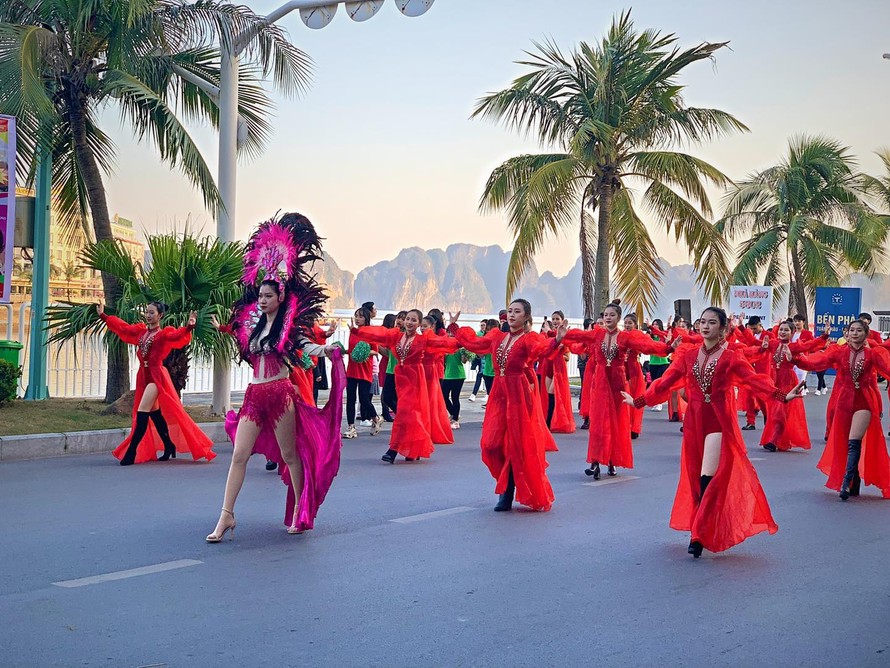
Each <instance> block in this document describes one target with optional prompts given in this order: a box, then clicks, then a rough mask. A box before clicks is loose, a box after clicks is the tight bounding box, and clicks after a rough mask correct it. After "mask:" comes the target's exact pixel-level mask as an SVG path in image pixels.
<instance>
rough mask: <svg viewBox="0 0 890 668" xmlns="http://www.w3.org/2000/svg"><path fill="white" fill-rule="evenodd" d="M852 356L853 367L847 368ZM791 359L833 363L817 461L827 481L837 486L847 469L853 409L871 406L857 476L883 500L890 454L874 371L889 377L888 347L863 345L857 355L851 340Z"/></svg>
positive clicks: (809, 364) (889, 488)
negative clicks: (828, 416)
mask: <svg viewBox="0 0 890 668" xmlns="http://www.w3.org/2000/svg"><path fill="white" fill-rule="evenodd" d="M854 355H855V366H853V368H851V366H852V365H853V364H854V362H853V358H854ZM794 363H795V364H796V365H797V366H798V367H800V368H801V369H805V370H807V371H825V370H826V369H829V368H832V367H833V368H834V369H835V370H836V372H837V375H836V376H835V380H834V388H833V389H832V390H831V399H832V400H834V414H833V416H832V420H831V427H830V431H829V433H828V444H827V445H826V446H825V451H824V452H823V453H822V457H821V459H819V463H818V464H817V466H818V468H819V470H820V471H822V473H824V474H825V475H827V476H828V480H827V481H826V482H825V486H826V487H828V488H829V489H833V490H835V491H838V490H840V488H841V483H842V482H843V479H844V473H845V472H846V470H847V443H848V440H849V437H850V425H851V424H852V422H853V413H855V412H856V411H858V410H868V411H871V422H870V423H869V425H868V429H867V430H866V432H865V437H864V438H863V439H862V455H861V457H860V459H859V476H860V477H861V478H862V481H863V482H864V483H865V484H866V485H874V486H875V487H877V488H878V489H880V490H881V494H882V496H883V497H884V498H885V499H890V456H888V454H887V442H886V441H885V440H884V431H883V429H882V428H881V393H880V391H879V390H878V381H877V373H880V374H881V375H882V376H885V377H890V352H888V351H887V350H886V349H885V348H883V347H873V348H862V349H861V350H860V352H859V353H858V354H857V353H856V351H854V350H853V349H852V348H851V347H850V346H849V345H843V346H839V345H833V346H831V347H830V348H829V349H828V350H826V351H825V352H823V353H815V354H813V355H801V356H796V357H795V358H794ZM835 396H836V397H837V399H835Z"/></svg>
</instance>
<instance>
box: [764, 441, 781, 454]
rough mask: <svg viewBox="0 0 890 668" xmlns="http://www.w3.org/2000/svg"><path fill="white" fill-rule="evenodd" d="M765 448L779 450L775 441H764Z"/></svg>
mask: <svg viewBox="0 0 890 668" xmlns="http://www.w3.org/2000/svg"><path fill="white" fill-rule="evenodd" d="M763 449H764V450H766V451H767V452H775V451H776V450H778V448H777V447H776V444H775V443H764V444H763Z"/></svg>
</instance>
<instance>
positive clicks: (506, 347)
mask: <svg viewBox="0 0 890 668" xmlns="http://www.w3.org/2000/svg"><path fill="white" fill-rule="evenodd" d="M523 334H525V332H520V333H519V334H517V335H514V334H513V333H512V332H511V333H510V334H509V335H508V337H507V338H505V339H504V340H503V341H501V344H500V345H499V346H498V349H497V352H496V353H495V358H496V359H497V362H498V367H499V370H500V373H499V374H498V375H501V376H503V375H504V373H505V372H506V370H507V359H508V358H509V357H510V350H511V349H512V348H513V344H514V343H516V342H517V341H518V340H519V339H521V338H522V336H523Z"/></svg>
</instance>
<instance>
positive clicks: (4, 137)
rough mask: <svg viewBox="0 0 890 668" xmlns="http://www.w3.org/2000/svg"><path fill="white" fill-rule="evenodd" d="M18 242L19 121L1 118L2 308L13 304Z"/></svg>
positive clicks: (0, 240) (0, 223)
mask: <svg viewBox="0 0 890 668" xmlns="http://www.w3.org/2000/svg"><path fill="white" fill-rule="evenodd" d="M14 241H15V118H14V117H13V116H0V304H8V303H9V297H10V295H9V292H10V289H11V287H12V260H13V252H12V244H13V242H14Z"/></svg>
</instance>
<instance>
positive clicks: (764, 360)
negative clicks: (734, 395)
mask: <svg viewBox="0 0 890 668" xmlns="http://www.w3.org/2000/svg"><path fill="white" fill-rule="evenodd" d="M735 335H736V338H737V340H738V342H739V343H741V344H744V345H746V346H751V347H756V346H761V345H763V341H764V339H767V340H771V339H772V336H770V333H769V332H768V331H767V330H765V329H764V330H763V331H762V332H760V334H754V332H752V331H751V330H750V329H748V328H747V327H737V328H736V329H735ZM752 357H753V358H754V359H753V361H752V365H753V366H754V371H756V372H757V373H760V374H769V372H770V368H769V367H770V360H769V357H768V356H767V355H752ZM739 406H741V407H742V409H743V410H744V411H745V421H746V422H747V424H755V423H756V420H757V411H761V412H762V413H763V418H764V421H765V420H766V417H767V414H768V412H769V408H767V404H766V402H763V401H761V400H759V399H758V398H757V397H755V396H752V395H751V393H750V392H747V391H746V390H745V389H743V388H740V389H739Z"/></svg>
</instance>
